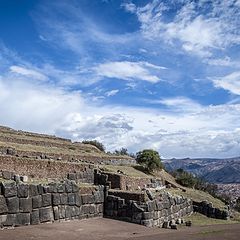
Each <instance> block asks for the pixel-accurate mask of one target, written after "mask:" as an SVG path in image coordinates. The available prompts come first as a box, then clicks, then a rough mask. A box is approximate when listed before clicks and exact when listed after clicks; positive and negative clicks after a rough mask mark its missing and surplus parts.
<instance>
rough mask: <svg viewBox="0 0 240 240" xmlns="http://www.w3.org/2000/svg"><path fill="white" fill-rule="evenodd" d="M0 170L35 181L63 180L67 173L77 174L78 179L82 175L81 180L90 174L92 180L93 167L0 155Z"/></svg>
mask: <svg viewBox="0 0 240 240" xmlns="http://www.w3.org/2000/svg"><path fill="white" fill-rule="evenodd" d="M0 169H1V170H2V171H10V172H13V173H14V174H15V173H17V174H19V175H27V176H28V177H30V178H37V179H46V178H58V179H65V178H66V177H67V175H68V174H69V173H79V176H78V177H79V178H80V177H81V174H82V179H84V178H85V177H86V176H87V174H90V172H91V174H92V178H93V165H91V164H79V163H69V162H62V161H54V160H33V159H28V158H18V157H14V156H2V155H0ZM88 177H89V176H88Z"/></svg>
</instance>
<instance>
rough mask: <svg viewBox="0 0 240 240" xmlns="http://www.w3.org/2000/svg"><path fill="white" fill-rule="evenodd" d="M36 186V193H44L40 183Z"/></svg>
mask: <svg viewBox="0 0 240 240" xmlns="http://www.w3.org/2000/svg"><path fill="white" fill-rule="evenodd" d="M37 188H38V193H39V194H41V195H42V194H44V187H43V185H42V184H38V186H37Z"/></svg>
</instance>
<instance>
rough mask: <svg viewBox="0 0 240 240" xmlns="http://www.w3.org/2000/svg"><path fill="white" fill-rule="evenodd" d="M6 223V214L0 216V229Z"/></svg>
mask: <svg viewBox="0 0 240 240" xmlns="http://www.w3.org/2000/svg"><path fill="white" fill-rule="evenodd" d="M6 221H7V214H5V215H0V227H3V225H4V223H5V222H6Z"/></svg>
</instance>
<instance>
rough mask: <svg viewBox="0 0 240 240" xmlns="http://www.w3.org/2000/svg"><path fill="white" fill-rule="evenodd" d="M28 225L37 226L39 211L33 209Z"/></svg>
mask: <svg viewBox="0 0 240 240" xmlns="http://www.w3.org/2000/svg"><path fill="white" fill-rule="evenodd" d="M30 223H31V224H32V225H36V224H39V223H40V220H39V209H35V210H33V211H32V212H31V214H30Z"/></svg>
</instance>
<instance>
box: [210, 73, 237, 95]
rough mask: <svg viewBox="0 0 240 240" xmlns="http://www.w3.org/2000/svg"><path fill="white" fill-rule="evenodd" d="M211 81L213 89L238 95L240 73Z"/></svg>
mask: <svg viewBox="0 0 240 240" xmlns="http://www.w3.org/2000/svg"><path fill="white" fill-rule="evenodd" d="M212 81H213V83H214V86H215V87H217V88H223V89H225V90H227V91H229V92H231V93H233V94H236V95H240V72H233V73H231V74H229V75H227V76H224V77H220V78H215V79H212Z"/></svg>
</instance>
